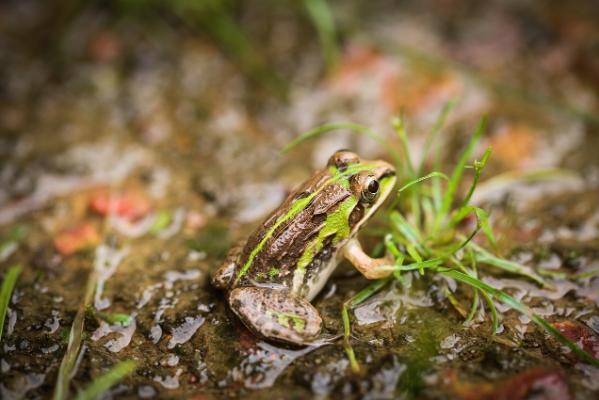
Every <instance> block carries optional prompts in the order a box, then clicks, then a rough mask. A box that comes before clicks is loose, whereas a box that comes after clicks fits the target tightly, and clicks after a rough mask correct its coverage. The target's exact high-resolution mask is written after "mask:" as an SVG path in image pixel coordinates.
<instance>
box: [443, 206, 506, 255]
mask: <svg viewBox="0 0 599 400" xmlns="http://www.w3.org/2000/svg"><path fill="white" fill-rule="evenodd" d="M470 214H474V216H475V217H476V221H477V225H478V226H480V228H481V229H482V230H483V233H484V234H485V236H486V237H487V240H488V241H489V243H491V246H493V248H495V247H497V241H496V240H495V235H494V234H493V228H491V224H490V223H489V214H488V213H487V212H486V211H485V210H483V209H482V208H480V207H474V206H470V205H464V206H462V207H460V208H459V209H458V210H457V211H456V212H455V213H454V214H453V216H452V217H451V220H450V222H449V227H450V228H454V227H455V226H456V225H457V224H459V223H460V222H461V221H462V220H464V218H466V217H467V216H468V215H470Z"/></svg>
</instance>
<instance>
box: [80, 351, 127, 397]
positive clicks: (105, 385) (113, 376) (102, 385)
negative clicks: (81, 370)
mask: <svg viewBox="0 0 599 400" xmlns="http://www.w3.org/2000/svg"><path fill="white" fill-rule="evenodd" d="M136 368H137V364H136V363H135V361H133V360H126V361H121V362H119V363H118V364H116V365H115V366H114V367H112V368H111V369H110V370H108V371H107V372H106V373H105V374H104V375H102V376H100V377H99V378H96V379H94V381H93V382H92V384H91V385H89V386H88V387H86V388H85V389H84V390H82V391H81V392H79V393H77V397H75V400H95V399H96V398H97V397H98V396H99V395H101V394H102V393H104V392H106V391H107V390H108V389H110V387H112V386H114V385H115V384H116V383H117V382H119V381H120V380H122V379H123V378H124V377H126V376H127V375H129V374H131V373H132V372H133V371H135V369H136Z"/></svg>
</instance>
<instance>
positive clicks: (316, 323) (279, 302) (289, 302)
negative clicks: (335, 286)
mask: <svg viewBox="0 0 599 400" xmlns="http://www.w3.org/2000/svg"><path fill="white" fill-rule="evenodd" d="M229 304H230V305H231V309H232V310H233V311H234V312H235V314H237V316H238V317H239V318H240V319H241V320H242V321H243V323H244V324H245V326H247V327H248V328H249V329H250V330H251V331H252V332H254V333H255V334H257V335H259V336H262V337H265V338H266V339H270V340H275V341H278V342H285V343H291V344H299V345H308V344H310V343H311V342H313V341H314V340H315V339H316V338H317V337H318V336H319V334H320V331H321V328H322V319H321V318H320V315H319V313H318V311H317V310H316V309H315V308H314V306H312V304H310V302H308V301H307V300H305V299H301V298H297V297H294V296H292V295H290V294H289V293H288V292H286V291H281V290H276V289H270V288H261V287H241V288H236V289H234V290H232V291H231V293H230V294H229Z"/></svg>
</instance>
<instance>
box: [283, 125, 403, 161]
mask: <svg viewBox="0 0 599 400" xmlns="http://www.w3.org/2000/svg"><path fill="white" fill-rule="evenodd" d="M338 129H347V130H349V131H352V132H355V133H358V134H361V135H365V136H368V137H369V138H371V139H373V140H374V141H376V142H377V143H379V144H380V145H381V147H382V148H383V149H384V151H385V152H387V154H389V156H390V157H391V158H393V160H394V162H395V163H396V164H397V165H403V161H402V158H401V155H400V154H399V153H398V152H397V151H396V150H395V149H393V148H392V147H391V146H389V143H388V142H387V141H386V140H385V139H384V138H383V137H382V136H380V135H378V134H377V133H375V132H374V131H373V130H372V129H370V128H368V127H366V126H363V125H360V124H355V123H353V122H332V123H328V124H324V125H321V126H318V127H316V128H314V129H311V130H309V131H307V132H303V133H301V134H300V135H299V136H298V137H297V138H295V139H294V140H292V141H291V143H289V144H288V145H286V146H285V147H283V150H281V152H282V153H287V152H288V151H289V150H291V149H293V148H294V147H296V146H297V145H299V144H300V143H303V142H305V141H306V140H309V139H313V138H315V137H318V136H320V135H323V134H325V133H328V132H331V131H334V130H338Z"/></svg>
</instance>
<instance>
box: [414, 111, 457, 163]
mask: <svg viewBox="0 0 599 400" xmlns="http://www.w3.org/2000/svg"><path fill="white" fill-rule="evenodd" d="M455 104H456V101H455V100H450V101H448V102H447V103H445V105H444V106H443V109H442V110H441V112H440V113H439V116H438V117H437V120H436V121H435V124H434V125H433V128H432V129H431V131H430V133H429V134H428V136H427V137H426V141H425V142H424V150H423V152H422V159H421V160H420V166H419V167H418V169H417V170H416V173H420V172H421V171H422V170H423V168H424V164H425V163H426V159H427V158H428V154H429V152H430V149H431V147H432V145H433V143H437V137H438V136H439V132H441V128H443V125H445V120H447V116H448V115H449V113H450V112H451V110H453V108H454V107H455ZM437 150H438V146H437V148H436V149H435V169H437V167H438V165H437V163H438V161H439V160H438V157H437V156H438V151H437Z"/></svg>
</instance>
